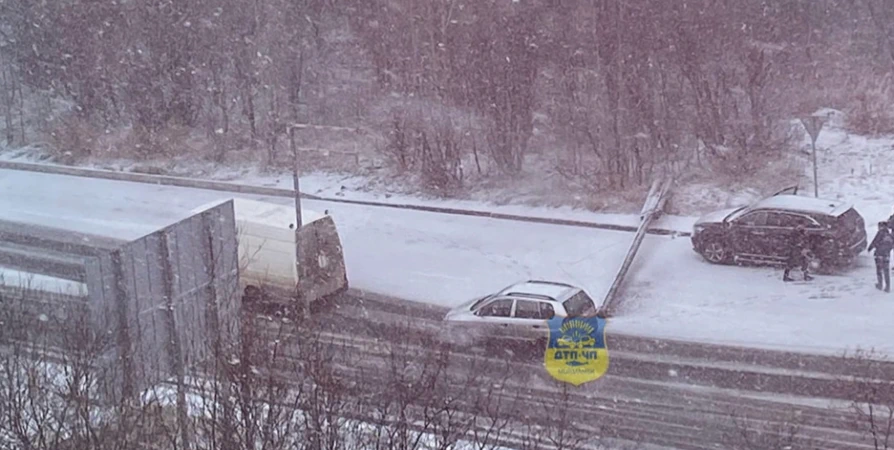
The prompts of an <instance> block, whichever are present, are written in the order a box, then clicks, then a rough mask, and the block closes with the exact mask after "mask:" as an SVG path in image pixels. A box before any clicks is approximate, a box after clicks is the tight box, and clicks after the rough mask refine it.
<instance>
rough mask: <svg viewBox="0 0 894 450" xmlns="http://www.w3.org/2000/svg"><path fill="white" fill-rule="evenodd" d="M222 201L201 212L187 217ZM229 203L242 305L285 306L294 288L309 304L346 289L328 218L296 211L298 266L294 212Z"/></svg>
mask: <svg viewBox="0 0 894 450" xmlns="http://www.w3.org/2000/svg"><path fill="white" fill-rule="evenodd" d="M227 200H230V199H226V200H221V201H217V202H214V203H211V204H207V205H204V206H201V207H199V208H196V209H195V210H193V213H194V214H196V213H199V212H201V211H205V210H207V209H209V208H211V207H214V206H217V205H219V204H220V203H223V202H225V201H227ZM232 200H233V208H234V212H235V215H236V236H237V239H238V241H239V280H240V284H241V287H242V289H243V292H244V294H245V299H246V300H248V301H253V300H259V299H264V300H265V301H273V302H277V303H278V302H285V301H288V300H289V299H292V298H294V296H295V294H296V288H297V289H298V291H297V292H300V295H301V298H302V299H303V300H305V301H308V302H313V301H317V300H320V299H323V298H326V297H329V296H332V295H335V294H338V293H340V292H342V291H344V290H346V289H347V287H348V279H347V272H346V270H345V262H344V254H343V251H342V247H341V241H340V239H339V237H338V230H337V229H336V227H335V222H334V221H333V220H332V217H331V216H329V215H328V214H321V213H319V212H317V211H313V210H308V209H302V214H301V220H302V227H301V229H300V230H298V231H297V233H298V237H299V238H300V243H301V250H302V251H301V253H302V260H301V261H298V254H297V247H296V245H295V237H296V230H295V207H294V206H284V205H279V204H275V203H269V202H262V201H256V200H248V199H244V198H232ZM301 272H303V273H301Z"/></svg>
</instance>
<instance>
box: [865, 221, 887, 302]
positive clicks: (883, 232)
mask: <svg viewBox="0 0 894 450" xmlns="http://www.w3.org/2000/svg"><path fill="white" fill-rule="evenodd" d="M872 250H875V276H876V279H877V280H878V281H877V282H876V283H875V288H876V289H879V290H881V289H882V280H884V282H885V284H884V289H885V292H891V250H894V235H892V234H891V230H890V229H889V228H888V222H879V223H878V232H877V233H876V234H875V237H874V238H873V239H872V243H870V244H869V247H868V248H867V249H866V251H872Z"/></svg>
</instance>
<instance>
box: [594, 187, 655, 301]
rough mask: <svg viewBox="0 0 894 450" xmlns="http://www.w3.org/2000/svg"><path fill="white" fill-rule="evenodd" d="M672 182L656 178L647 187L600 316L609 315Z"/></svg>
mask: <svg viewBox="0 0 894 450" xmlns="http://www.w3.org/2000/svg"><path fill="white" fill-rule="evenodd" d="M672 184H673V179H672V178H666V179H665V180H663V181H662V180H656V181H655V182H654V183H652V187H651V189H649V194H648V196H647V197H646V203H645V204H644V205H643V209H642V211H641V212H640V225H639V228H638V229H637V231H636V235H635V236H634V237H633V242H632V243H631V244H630V250H628V251H627V256H626V257H625V258H624V262H622V263H621V267H620V269H618V274H617V275H615V279H614V281H613V282H612V285H611V287H609V289H608V293H606V295H605V299H604V300H603V301H602V306H600V308H599V311H598V313H597V314H598V315H599V316H600V317H609V316H610V315H611V313H612V308H613V307H614V305H615V300H616V298H617V294H618V290H619V289H620V287H621V284H622V283H623V282H624V277H625V276H626V275H627V271H628V270H630V266H631V265H632V264H633V259H634V258H635V257H636V253H637V251H639V247H640V245H641V244H642V242H643V238H645V236H646V232H647V231H648V230H649V226H650V225H651V224H652V221H653V220H654V219H656V218H657V217H659V216H660V215H661V213H662V211H663V210H664V205H665V203H666V202H667V198H668V197H669V196H670V191H671V186H672Z"/></svg>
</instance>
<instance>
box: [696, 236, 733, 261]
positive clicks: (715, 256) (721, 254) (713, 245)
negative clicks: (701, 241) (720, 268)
mask: <svg viewBox="0 0 894 450" xmlns="http://www.w3.org/2000/svg"><path fill="white" fill-rule="evenodd" d="M701 253H702V256H703V257H704V258H705V259H706V260H708V262H710V263H713V264H724V263H726V262H728V261H729V259H730V255H729V251H728V250H727V248H726V246H725V245H723V243H722V242H719V241H713V240H712V241H708V242H706V243H705V245H704V247H702V252H701Z"/></svg>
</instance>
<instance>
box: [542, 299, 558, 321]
mask: <svg viewBox="0 0 894 450" xmlns="http://www.w3.org/2000/svg"><path fill="white" fill-rule="evenodd" d="M553 317H556V309H555V308H553V305H551V304H549V303H546V302H540V318H541V319H544V320H549V319H552V318H553Z"/></svg>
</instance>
